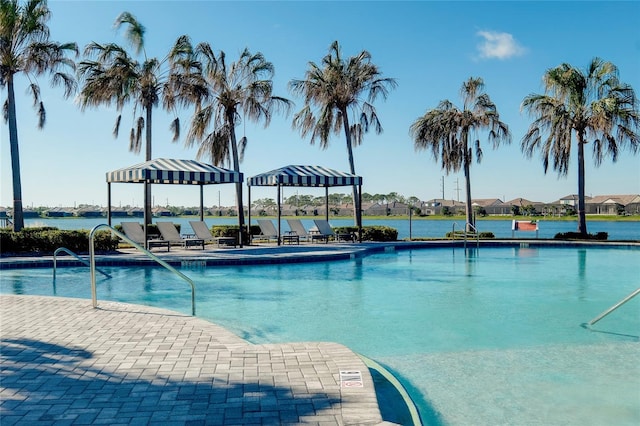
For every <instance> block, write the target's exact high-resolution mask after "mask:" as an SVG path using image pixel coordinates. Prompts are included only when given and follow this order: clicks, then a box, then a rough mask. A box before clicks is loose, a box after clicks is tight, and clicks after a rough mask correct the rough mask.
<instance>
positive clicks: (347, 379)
mask: <svg viewBox="0 0 640 426" xmlns="http://www.w3.org/2000/svg"><path fill="white" fill-rule="evenodd" d="M340 387H341V388H362V387H364V383H363V382H362V373H361V372H360V371H345V370H341V371H340Z"/></svg>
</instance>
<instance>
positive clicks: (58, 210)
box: [44, 207, 73, 217]
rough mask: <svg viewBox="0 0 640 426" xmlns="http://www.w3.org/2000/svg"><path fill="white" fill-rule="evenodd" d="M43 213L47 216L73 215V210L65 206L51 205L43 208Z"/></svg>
mask: <svg viewBox="0 0 640 426" xmlns="http://www.w3.org/2000/svg"><path fill="white" fill-rule="evenodd" d="M44 215H45V216H47V217H71V216H73V210H72V209H70V208H66V207H53V208H51V209H49V210H45V211H44Z"/></svg>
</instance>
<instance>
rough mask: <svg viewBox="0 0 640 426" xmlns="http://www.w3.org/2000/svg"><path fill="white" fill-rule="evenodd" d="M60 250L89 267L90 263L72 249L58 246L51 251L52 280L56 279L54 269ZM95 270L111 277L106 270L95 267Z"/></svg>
mask: <svg viewBox="0 0 640 426" xmlns="http://www.w3.org/2000/svg"><path fill="white" fill-rule="evenodd" d="M60 252H65V253H67V254H68V255H69V256H73V257H75V258H76V259H77V260H79V261H80V262H82V263H83V264H84V265H85V266H88V267H91V264H90V263H89V262H87V261H86V260H85V259H83V258H81V257H80V256H79V255H77V254H75V253H74V252H73V251H71V250H69V249H68V248H66V247H58V248H57V249H56V251H54V252H53V280H54V281H55V279H56V269H57V257H58V253H60ZM96 270H97V271H98V272H100V273H101V274H102V275H104V276H105V277H107V278H111V275H109V274H107V273H106V272H104V271H102V270H100V269H97V268H96Z"/></svg>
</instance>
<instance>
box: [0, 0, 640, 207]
mask: <svg viewBox="0 0 640 426" xmlns="http://www.w3.org/2000/svg"><path fill="white" fill-rule="evenodd" d="M49 6H50V9H51V12H52V16H51V20H50V21H49V27H50V30H51V38H50V39H51V40H53V41H57V42H69V41H74V42H76V43H77V44H78V46H79V48H80V50H81V51H82V50H83V49H84V47H85V46H86V45H87V44H88V43H90V42H92V41H96V42H100V43H106V42H115V43H118V44H121V45H126V41H125V39H124V33H123V31H116V30H115V29H114V27H113V23H114V21H115V19H116V17H117V16H118V15H119V14H120V13H122V12H124V11H128V12H130V13H132V14H133V15H134V16H135V17H136V18H137V19H138V21H139V22H141V23H142V24H143V25H144V26H145V27H146V34H145V49H146V52H147V55H148V56H149V57H158V58H162V57H164V56H165V55H166V54H167V52H168V51H169V48H170V47H171V46H172V45H173V43H174V42H175V40H176V39H177V38H178V37H179V36H181V35H183V34H186V35H188V36H189V37H190V38H191V40H192V42H193V43H194V44H196V43H199V42H204V41H206V42H208V43H210V44H211V45H212V47H213V48H214V49H215V50H222V51H224V52H225V54H226V56H227V58H228V60H229V61H232V60H236V59H237V58H238V56H239V54H240V52H241V51H242V50H243V49H244V48H248V49H249V50H250V51H252V52H261V53H262V54H263V55H264V56H265V58H266V59H267V60H268V61H270V62H271V63H272V64H273V65H274V68H275V76H274V79H273V82H274V91H273V94H274V95H277V96H283V97H286V98H288V99H290V100H292V101H293V102H294V104H295V106H294V108H293V109H292V114H290V115H289V116H284V115H277V114H274V117H273V119H272V121H271V123H270V125H269V126H268V127H266V128H265V127H264V125H263V123H259V124H254V123H251V122H248V121H245V122H243V123H242V124H241V125H240V126H239V127H238V128H237V129H236V131H237V134H238V135H239V136H246V137H247V138H248V144H247V149H246V151H245V156H244V160H243V162H242V163H241V165H240V167H241V171H242V172H243V173H244V176H245V180H246V178H248V177H251V176H254V175H257V174H260V173H263V172H266V171H270V170H273V169H277V168H280V167H283V166H286V165H321V166H325V167H329V168H332V169H336V170H340V171H349V164H348V158H347V150H346V144H345V139H344V134H340V135H334V136H332V138H331V139H330V143H329V146H328V148H327V149H324V150H323V149H321V148H320V147H319V145H318V144H317V143H316V144H315V145H311V144H310V139H309V137H307V138H302V137H301V135H300V133H299V132H298V131H297V130H294V129H292V127H291V122H292V117H293V113H295V112H297V111H299V110H300V109H301V108H302V106H303V99H301V98H298V97H296V96H294V95H293V94H292V93H291V92H289V90H288V86H287V85H288V82H289V81H290V80H292V79H302V78H304V73H305V71H306V70H307V69H308V64H309V63H310V62H314V63H316V64H320V63H321V61H322V58H323V56H325V55H326V54H327V52H328V48H329V46H330V45H331V43H332V42H333V41H334V40H337V41H338V42H339V43H340V45H341V48H342V54H343V57H345V58H346V57H350V56H355V55H357V54H359V53H360V52H361V51H362V50H367V51H368V52H370V54H371V59H372V62H373V63H375V64H376V65H377V66H378V67H379V69H380V71H381V73H382V76H383V77H389V78H394V79H395V80H396V82H397V87H396V88H395V89H394V90H392V91H391V92H390V93H389V96H388V98H387V99H386V100H384V99H378V100H377V101H376V102H375V104H374V106H375V107H376V110H377V113H378V116H379V118H380V121H381V123H382V127H383V129H384V130H383V132H382V133H381V134H379V135H378V134H375V133H373V132H372V133H368V134H366V135H365V136H364V140H363V143H362V144H361V145H360V146H358V147H356V148H354V159H355V170H356V174H358V175H360V176H362V177H363V186H362V190H363V192H366V193H369V194H388V193H391V192H396V193H398V194H401V195H403V196H405V197H412V196H415V197H417V198H419V199H421V200H429V199H433V198H443V195H444V198H445V199H450V200H464V198H465V195H464V176H463V174H462V172H460V173H452V174H448V175H447V174H446V173H445V172H444V171H443V170H442V168H441V165H440V164H439V163H437V162H436V161H434V159H433V156H432V154H431V153H430V152H426V151H416V150H415V149H414V142H413V140H412V138H411V135H410V133H409V127H410V126H411V124H412V123H413V122H414V121H415V120H416V119H417V118H418V117H420V116H422V115H423V114H424V113H425V112H426V111H427V110H428V109H432V108H435V107H437V105H438V103H439V102H440V101H441V100H449V101H451V102H453V103H454V104H455V105H456V106H458V107H459V108H462V100H461V98H460V95H459V92H460V87H461V85H462V83H463V82H464V81H465V80H467V79H469V78H470V77H480V78H482V79H483V80H484V82H485V91H486V93H487V94H488V95H489V96H490V98H491V100H492V101H493V102H494V103H495V104H496V106H497V109H498V112H499V114H500V119H501V120H502V121H503V122H504V123H506V124H507V125H508V126H509V129H510V131H511V134H512V141H511V144H508V145H507V144H503V145H500V146H499V147H498V148H497V149H493V148H492V146H491V145H490V144H489V143H487V134H486V132H480V133H478V134H477V135H476V137H477V138H479V139H480V141H481V144H482V146H483V151H484V157H483V159H482V162H481V163H480V164H477V163H475V162H474V164H473V165H472V167H471V195H472V198H474V199H486V198H499V199H501V200H503V201H509V200H512V199H515V198H520V197H522V198H525V199H528V200H531V201H538V202H553V201H555V200H558V199H559V198H561V197H564V196H566V195H569V194H575V193H577V190H578V189H577V162H576V158H575V151H576V150H575V149H574V150H573V151H572V155H573V158H572V162H571V165H570V167H569V173H568V175H567V176H558V174H557V173H556V172H555V171H553V170H552V169H549V170H548V172H547V173H546V174H545V173H544V169H543V165H542V159H541V158H540V157H539V156H538V155H534V157H532V158H526V157H525V156H524V155H523V154H522V151H521V149H520V142H521V139H522V136H523V135H524V134H525V132H526V130H527V129H528V127H529V125H530V123H531V121H532V119H531V117H529V116H527V115H526V113H524V112H521V110H520V104H521V102H522V100H523V99H524V98H525V96H527V95H529V94H532V93H544V87H543V85H542V77H543V75H544V73H545V71H546V70H548V69H550V68H553V67H555V66H558V65H560V64H561V63H569V64H571V65H573V66H576V67H580V68H581V69H585V68H586V66H587V65H588V64H589V62H590V61H591V60H592V59H593V58H594V57H600V58H602V59H604V60H607V61H611V62H613V63H614V64H616V65H617V66H618V68H619V70H620V79H621V81H623V82H625V83H628V84H630V85H631V86H632V87H634V89H635V90H636V95H640V93H638V92H639V91H640V32H639V31H638V26H639V25H640V2H635V1H629V2H614V1H606V2H605V1H600V2H596V1H593V2H591V1H571V2H558V1H534V2H528V1H495V2H485V1H472V2H463V1H406V2H405V1H335V2H333V1H258V2H256V1H214V0H201V1H159V0H155V1H142V0H138V1H135V0H134V1H108V0H105V1H98V0H94V1H90V0H79V1H70V0H49ZM79 59H81V58H79ZM38 82H39V83H40V86H41V88H42V98H43V101H44V103H45V108H46V110H47V123H46V126H45V128H44V129H43V130H38V129H37V116H36V113H35V110H34V109H33V106H32V101H31V97H30V95H29V94H27V85H28V81H27V80H26V79H25V78H24V77H23V76H19V77H18V78H17V79H16V103H17V116H18V117H17V118H18V136H19V145H20V162H21V176H22V195H23V203H24V206H25V207H39V206H49V207H67V206H71V207H73V206H76V205H79V204H92V205H101V206H106V203H107V185H106V178H105V174H106V173H107V172H109V171H112V170H116V169H120V168H123V167H126V166H130V165H134V164H138V163H141V162H143V161H144V150H143V151H142V152H141V153H139V154H134V153H132V152H129V149H128V146H129V141H128V129H130V128H131V126H132V125H133V117H134V114H133V108H132V107H131V105H130V106H128V107H125V108H124V110H123V112H122V124H121V132H120V136H119V137H118V138H117V139H116V138H114V137H113V135H112V128H113V125H114V123H115V119H116V117H117V115H118V112H117V111H116V110H115V108H108V107H99V108H96V109H87V110H85V111H81V110H80V108H79V106H78V103H77V102H76V100H75V98H74V97H72V98H69V99H64V97H63V91H62V89H61V88H51V87H50V85H49V79H48V77H46V76H42V77H40V78H39V79H38ZM6 96H7V94H6V89H4V90H3V92H2V100H3V102H4V100H5V99H6ZM153 114H154V115H153V144H152V146H153V158H178V159H196V152H197V148H196V147H191V148H187V147H185V144H184V137H183V138H182V139H180V140H179V141H178V142H175V143H174V142H171V139H172V134H171V132H170V130H169V123H170V122H171V120H172V119H173V118H174V115H172V114H168V113H166V112H164V111H162V110H161V109H159V108H158V109H155V110H154V113H153ZM190 117H191V111H189V110H182V111H180V112H179V118H180V119H181V121H182V123H183V125H182V126H183V127H182V129H183V131H182V134H183V136H184V135H186V133H187V132H186V130H187V126H188V123H189V120H190ZM8 134H9V131H8V126H7V124H6V123H5V122H4V121H2V127H1V132H0V138H1V142H2V143H1V151H0V155H1V161H0V167H1V170H0V177H1V183H0V206H4V207H10V206H11V205H12V199H13V196H12V186H11V182H12V178H11V162H10V151H9V136H8ZM199 160H201V161H204V162H210V159H209V158H200V159H199ZM331 192H337V193H345V194H348V193H350V188H333V189H332V190H331ZM295 193H298V194H310V195H314V196H321V195H323V194H324V191H323V190H319V189H312V188H289V189H285V190H284V194H283V195H284V197H289V196H292V195H295ZM586 194H587V195H593V196H595V195H605V194H640V155H638V154H636V155H635V156H634V155H632V153H631V152H630V151H629V150H623V151H622V152H621V153H620V155H619V159H618V161H617V162H616V163H612V162H611V160H610V159H606V160H605V161H604V163H603V164H602V165H601V166H600V167H598V168H596V167H595V166H594V163H593V158H592V156H591V152H590V145H589V146H587V161H586ZM251 197H252V201H255V200H256V199H259V198H272V199H275V198H276V191H275V189H274V188H268V187H253V188H252V191H251ZM204 198H205V200H204V203H205V205H206V206H214V205H218V204H219V203H220V204H221V205H223V206H231V205H235V192H234V185H231V184H224V185H209V186H206V187H205V189H204ZM142 199H143V190H142V186H141V185H134V184H114V185H112V204H113V205H114V206H116V207H117V206H127V205H132V206H142V204H143V200H142ZM243 201H244V204H245V205H246V204H247V191H246V186H245V190H244V200H243ZM153 202H154V205H162V206H164V205H172V206H197V205H198V203H199V190H198V188H197V187H195V186H194V187H189V186H184V185H154V186H153Z"/></svg>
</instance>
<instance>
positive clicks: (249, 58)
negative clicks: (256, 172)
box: [187, 43, 291, 244]
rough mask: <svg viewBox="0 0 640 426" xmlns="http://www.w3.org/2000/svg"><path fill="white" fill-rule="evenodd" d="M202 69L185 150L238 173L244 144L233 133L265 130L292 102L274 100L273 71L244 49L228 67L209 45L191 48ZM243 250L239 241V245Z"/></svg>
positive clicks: (241, 210) (241, 220) (239, 184)
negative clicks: (247, 127)
mask: <svg viewBox="0 0 640 426" xmlns="http://www.w3.org/2000/svg"><path fill="white" fill-rule="evenodd" d="M196 55H197V57H198V59H200V60H201V62H202V65H203V77H204V85H203V86H202V88H201V89H202V90H201V94H202V96H201V100H200V101H199V102H197V103H196V111H195V113H194V116H193V119H192V121H191V126H190V129H189V135H188V136H187V146H192V145H193V144H195V143H199V147H198V152H197V154H196V158H201V157H209V158H210V159H211V162H213V163H214V164H215V165H217V166H224V165H226V164H232V165H233V170H235V171H236V172H240V162H241V161H242V159H243V156H244V150H245V148H246V146H247V138H246V136H243V137H242V138H241V139H240V140H239V141H238V138H237V136H236V127H237V126H238V125H239V124H240V123H241V122H242V119H243V118H246V119H248V120H251V121H253V122H260V121H261V120H264V126H265V127H267V126H268V125H269V123H270V122H271V117H272V114H273V112H274V110H276V111H284V112H285V113H288V112H289V109H290V107H291V101H289V100H288V99H285V98H282V97H279V96H274V95H273V81H272V78H273V75H274V67H273V64H272V63H271V62H268V61H267V60H266V59H265V57H264V56H263V55H262V53H260V52H258V53H255V54H254V53H251V52H250V51H249V50H248V49H244V50H243V51H242V53H241V54H240V57H239V58H238V60H237V61H236V62H233V63H231V64H230V65H229V66H227V62H226V55H225V53H224V52H222V51H221V52H220V53H219V54H218V55H216V54H215V52H214V51H213V49H212V48H211V46H210V45H209V44H208V43H201V44H199V45H198V46H197V47H196ZM236 202H237V206H238V223H239V226H240V229H243V227H244V207H243V204H242V182H237V183H236ZM240 244H242V240H241V243H240Z"/></svg>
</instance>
